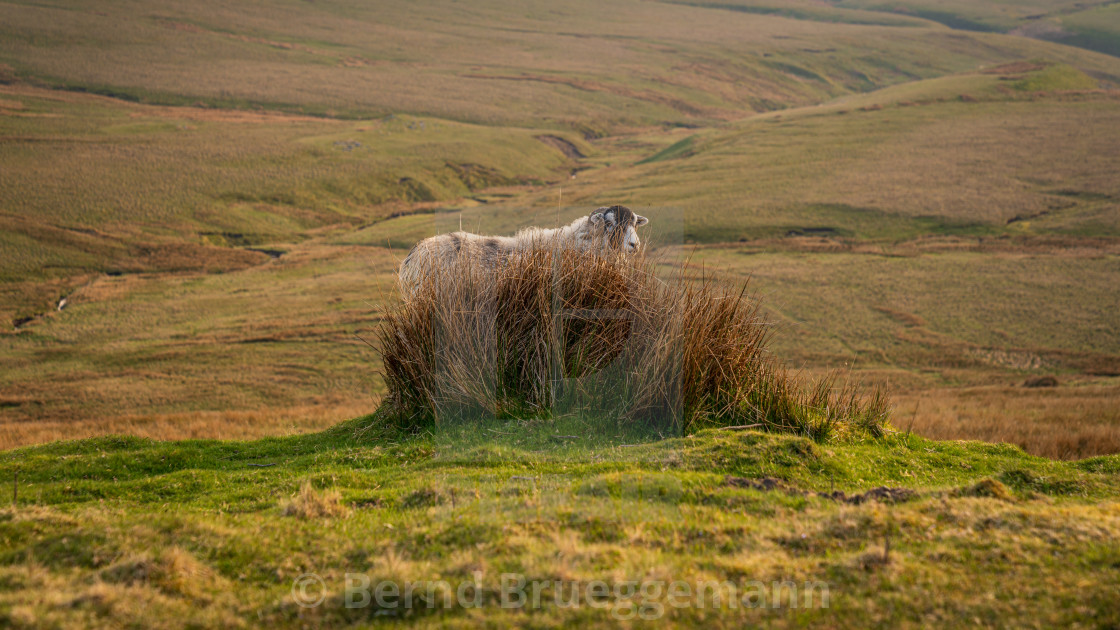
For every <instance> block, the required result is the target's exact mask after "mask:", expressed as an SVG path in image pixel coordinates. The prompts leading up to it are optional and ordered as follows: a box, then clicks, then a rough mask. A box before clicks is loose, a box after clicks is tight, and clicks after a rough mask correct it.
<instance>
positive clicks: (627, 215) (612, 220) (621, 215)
mask: <svg viewBox="0 0 1120 630" xmlns="http://www.w3.org/2000/svg"><path fill="white" fill-rule="evenodd" d="M587 220H588V223H590V224H591V226H592V227H593V228H595V229H597V230H601V236H602V239H603V242H604V244H605V245H606V246H607V247H608V248H610V249H613V250H616V251H621V252H626V253H628V254H629V253H632V252H636V251H638V246H639V245H641V239H639V238H638V230H637V229H636V228H638V227H639V226H642V225H645V224H647V223H649V219H647V218H645V217H643V216H642V215H640V214H635V213H634V211H632V210H631V209H630V208H627V207H626V206H606V207H602V208H599V209H597V210H595V211H594V212H592V213H591V215H590V216H588V217H587Z"/></svg>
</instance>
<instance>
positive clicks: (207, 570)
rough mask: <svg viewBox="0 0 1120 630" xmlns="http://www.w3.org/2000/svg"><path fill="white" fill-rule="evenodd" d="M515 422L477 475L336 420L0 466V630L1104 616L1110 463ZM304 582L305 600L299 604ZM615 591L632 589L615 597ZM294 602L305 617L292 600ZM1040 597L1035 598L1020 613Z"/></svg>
mask: <svg viewBox="0 0 1120 630" xmlns="http://www.w3.org/2000/svg"><path fill="white" fill-rule="evenodd" d="M518 422H519V421H518V420H514V419H510V420H508V421H507V425H508V426H503V429H506V430H505V431H503V433H502V434H494V435H495V436H496V439H495V440H494V443H493V444H491V445H489V446H486V447H485V448H488V449H490V450H491V451H498V450H501V455H502V457H501V458H500V459H499V460H488V461H480V460H478V459H476V460H475V461H465V460H463V459H462V458H448V457H446V456H445V454H444V453H443V452H442V451H439V452H438V454H437V450H436V449H437V444H436V443H435V441H433V440H431V439H429V438H428V437H425V436H415V437H411V438H405V439H399V440H386V439H377V440H371V441H355V440H354V439H353V437H352V433H353V431H354V429H355V428H356V427H357V426H358V425H359V424H360V422H357V421H355V422H353V423H348V424H346V425H341V426H339V427H336V428H335V429H332V430H330V431H327V432H324V433H319V434H309V435H300V436H290V437H284V438H266V439H262V440H255V441H216V440H204V441H203V440H196V441H179V442H158V441H153V440H147V439H139V438H129V437H111V438H99V439H93V440H83V441H76V442H58V443H53V444H48V445H42V446H34V447H28V448H21V449H17V450H13V451H5V452H0V483H2V484H3V487H4V489H5V491H6V492H5V495H6V496H5V497H4V499H5V501H4V502H5V505H4V506H2V507H0V584H3V585H4V588H0V627H13V628H42V627H59V628H105V627H143V628H179V627H183V626H189V627H198V628H209V627H214V628H234V627H260V626H269V627H273V628H307V627H312V628H314V627H323V628H326V627H366V626H367V625H369V624H372V623H376V622H378V621H381V620H386V619H385V618H388V620H392V623H394V624H403V625H407V626H408V627H433V628H435V627H455V628H469V627H477V626H478V625H479V623H480V622H484V623H489V624H490V625H491V626H492V627H507V626H527V625H533V626H536V627H567V626H574V625H581V626H584V627H588V628H599V627H602V628H608V627H617V626H618V625H619V623H618V622H619V621H620V620H625V619H627V618H629V617H632V616H633V612H632V611H633V609H634V608H635V607H636V606H644V607H645V609H646V611H647V613H650V614H651V615H652V616H654V617H656V618H658V619H661V620H662V621H663V622H665V623H669V624H673V625H675V626H677V627H704V628H721V627H726V628H739V627H755V626H767V627H774V628H789V627H804V626H805V625H826V626H829V627H845V628H846V627H858V628H865V627H869V626H890V627H918V626H922V625H937V626H939V627H958V626H963V625H976V620H977V619H979V620H981V623H982V624H984V625H987V626H992V627H997V626H1007V627H1059V626H1062V627H1064V626H1071V625H1077V624H1080V625H1083V626H1091V627H1110V626H1112V625H1115V624H1116V623H1117V621H1120V617H1118V614H1120V613H1118V611H1117V609H1116V607H1115V605H1113V603H1114V602H1115V598H1116V595H1117V584H1118V583H1120V582H1117V580H1115V579H1114V578H1115V576H1116V574H1117V567H1118V566H1120V564H1118V562H1120V550H1118V549H1117V547H1116V545H1115V544H1114V541H1115V539H1116V537H1117V536H1118V535H1120V518H1118V515H1117V510H1116V497H1117V496H1120V456H1115V455H1114V456H1108V457H1101V458H1096V459H1092V460H1084V461H1081V462H1060V461H1053V460H1047V459H1043V458H1038V457H1032V456H1029V455H1027V454H1025V453H1023V452H1022V451H1021V450H1019V449H1017V448H1015V447H1012V446H1006V445H992V444H983V443H978V442H935V441H931V440H927V439H924V438H921V437H918V436H910V437H907V436H905V435H902V434H892V435H890V436H887V437H885V438H884V439H882V440H875V441H865V442H863V443H858V444H839V445H820V444H818V443H815V442H813V441H811V440H809V439H807V438H805V437H801V436H793V435H787V434H777V433H763V432H758V431H720V430H703V431H698V432H697V433H695V434H694V435H693V436H690V437H687V438H674V439H667V440H661V441H658V442H654V443H648V444H643V445H641V446H639V447H635V448H608V449H603V448H597V447H589V446H588V444H587V443H588V442H589V441H590V440H578V441H576V440H572V441H564V442H554V443H553V444H552V445H551V447H548V446H537V445H529V447H528V448H525V447H524V446H521V447H519V446H518V445H517V444H515V443H514V442H513V440H516V439H517V438H518V436H517V435H514V430H515V427H516V426H517V424H518ZM506 434H508V435H506ZM16 485H18V498H17V499H16V501H14V505H10V504H8V499H9V498H10V496H8V494H7V491H10V490H11V489H12V487H13V486H16ZM351 573H356V574H361V575H366V576H368V577H369V578H370V579H371V583H372V584H379V583H383V582H385V581H389V582H392V583H395V584H402V585H403V584H412V583H419V584H421V585H424V584H428V583H434V582H438V581H440V580H443V581H446V582H448V584H450V585H452V586H451V588H456V587H458V586H459V585H460V584H462V583H464V582H472V583H474V582H475V581H477V584H478V587H479V591H480V598H481V605H480V606H479V607H477V608H474V607H471V608H468V607H465V606H459V605H457V604H456V605H453V606H452V607H450V608H444V607H443V605H442V604H439V605H438V606H436V607H430V606H428V605H427V603H426V601H422V602H420V603H418V604H416V605H414V606H412V607H411V608H409V607H406V605H404V604H399V605H398V601H397V600H403V597H401V598H396V599H394V600H392V601H390V602H388V603H387V604H384V605H383V604H381V603H380V602H378V601H371V602H369V603H368V605H363V606H358V607H349V606H347V605H346V599H345V592H346V585H347V574H351ZM506 573H513V574H517V575H522V576H524V577H525V579H526V580H527V581H529V582H532V583H544V582H548V585H547V589H546V590H545V591H544V593H543V596H542V598H541V599H542V604H541V606H540V607H539V608H538V607H525V608H520V609H507V608H503V607H502V605H501V601H502V600H501V597H502V580H503V575H504V574H506ZM306 576H317V577H318V578H319V579H321V582H316V583H314V584H309V585H308V587H307V588H306V589H302V588H301V585H303V584H305V578H306ZM1086 576H1099V579H1086ZM591 580H601V581H604V582H606V583H607V584H608V585H610V589H609V590H610V593H611V595H610V597H609V598H608V599H606V600H605V602H588V601H586V600H584V601H582V602H581V604H580V605H579V606H576V607H571V606H566V605H560V604H557V603H555V602H556V598H557V593H558V592H559V591H558V589H560V588H561V587H560V586H556V585H557V584H568V585H571V584H575V583H582V584H587V583H588V582H590V581H591ZM668 581H679V582H681V583H683V584H686V585H688V586H689V588H691V592H692V593H693V594H698V593H700V592H701V591H700V586H701V585H703V584H706V583H707V584H710V583H717V582H718V583H719V584H721V585H722V584H724V583H728V584H734V585H738V586H740V587H744V588H745V587H746V586H748V585H750V584H751V583H753V582H754V581H759V582H762V583H764V584H767V585H770V584H772V583H774V582H775V581H780V582H782V583H785V582H792V583H795V584H797V585H803V584H806V583H808V582H812V583H814V584H819V585H821V586H822V587H827V589H828V591H829V599H828V600H827V602H825V601H822V600H821V599H816V600H814V601H813V602H810V603H806V604H805V605H799V606H797V607H794V606H793V605H791V603H790V602H786V603H785V605H782V606H780V607H775V606H772V605H769V603H768V605H764V606H763V605H755V606H753V607H751V606H747V605H745V604H743V603H738V602H737V603H736V604H734V605H733V604H732V603H731V602H730V601H727V600H725V601H722V602H721V603H720V604H718V605H717V604H715V603H714V602H713V601H712V600H711V598H710V597H709V598H708V599H707V600H706V601H703V602H701V601H699V600H696V599H689V600H688V601H687V602H686V603H687V604H688V605H686V606H685V607H684V608H677V607H675V606H673V605H670V604H669V603H668V601H667V590H666V589H665V588H663V589H662V590H661V591H660V594H654V591H653V590H652V588H653V586H654V585H655V584H657V583H660V582H668ZM628 583H638V584H642V585H645V588H646V590H645V591H637V590H636V591H634V595H633V596H632V597H626V596H625V591H624V590H623V589H624V585H625V584H628ZM616 589H617V592H619V593H621V595H618V596H616V595H615V593H616ZM565 592H569V591H565ZM742 592H744V593H745V592H746V591H742ZM304 594H306V595H308V596H311V597H312V602H314V601H315V600H316V599H317V598H318V597H319V596H321V597H322V598H323V599H322V601H321V602H320V603H319V604H318V605H312V606H308V605H307V604H308V602H307V601H306V599H305V598H303V597H301V596H303V595H304ZM801 595H804V593H801ZM1043 597H1046V598H1049V601H1053V602H1055V603H1056V605H1053V606H1044V607H1041V608H1038V607H1032V606H1031V605H1030V603H1031V602H1037V601H1040V600H1041V599H1042V598H1043ZM601 603H602V605H600V604H601ZM388 620H386V621H388Z"/></svg>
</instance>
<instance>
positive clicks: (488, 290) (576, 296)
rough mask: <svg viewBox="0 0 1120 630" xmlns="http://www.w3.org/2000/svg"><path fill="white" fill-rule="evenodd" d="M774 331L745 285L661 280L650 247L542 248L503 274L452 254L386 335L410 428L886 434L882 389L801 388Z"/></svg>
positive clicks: (386, 327)
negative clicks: (469, 423) (554, 420)
mask: <svg viewBox="0 0 1120 630" xmlns="http://www.w3.org/2000/svg"><path fill="white" fill-rule="evenodd" d="M770 331H771V324H770V322H768V321H767V320H766V319H765V318H764V317H763V316H762V315H761V313H760V310H759V307H758V303H757V301H756V300H755V299H753V298H752V297H750V296H748V295H747V294H746V287H745V285H744V286H743V287H742V288H740V289H739V290H737V291H736V290H729V289H728V288H727V287H725V286H724V285H721V284H719V283H717V282H716V281H715V280H714V279H713V278H711V277H710V276H709V277H707V278H706V279H703V280H701V281H699V282H692V281H689V280H688V278H687V276H686V274H685V273H680V274H678V275H677V276H676V277H675V278H670V279H669V280H668V281H663V280H661V279H660V278H658V277H657V276H656V275H655V265H654V263H653V262H651V261H650V260H649V259H648V258H647V257H646V256H645V255H644V254H637V255H629V256H619V255H615V254H602V253H598V252H587V251H580V250H563V249H561V250H552V249H545V248H541V249H534V250H532V251H528V252H525V253H523V254H519V255H517V256H515V257H514V258H513V259H511V260H510V261H509V262H508V263H507V264H504V265H501V266H500V267H499V268H498V269H497V270H482V269H479V268H478V266H477V263H475V262H474V261H472V260H471V259H470V258H469V257H467V256H464V257H461V258H459V259H458V260H457V261H454V262H450V263H448V264H447V265H446V266H444V267H443V268H441V269H439V270H437V271H435V272H434V275H433V276H432V277H429V278H426V281H425V282H424V283H423V284H422V286H421V287H420V288H419V289H418V290H417V291H416V292H415V293H414V294H413V295H411V296H410V297H409V298H408V299H407V300H406V301H405V302H404V303H402V304H401V305H400V306H399V307H397V308H395V309H390V310H389V311H388V312H387V314H386V316H385V318H384V320H383V323H382V325H381V327H380V328H379V329H378V338H379V340H380V348H379V349H380V352H381V356H382V362H383V365H384V375H385V381H386V385H387V388H388V392H389V393H388V397H387V404H388V406H387V410H388V416H389V417H395V419H396V421H397V422H399V423H401V424H403V425H404V426H407V427H409V428H414V429H415V428H425V427H428V426H431V425H432V424H435V425H437V426H438V425H439V424H440V423H441V422H445V421H447V420H449V419H452V418H457V417H463V416H468V417H482V416H489V417H494V416H497V417H502V416H508V415H512V416H522V415H531V416H539V415H542V414H543V415H550V414H557V413H560V412H561V410H565V409H573V408H575V409H578V410H579V411H580V412H581V413H585V414H588V415H590V416H593V417H599V418H610V419H612V420H614V419H621V420H623V421H628V422H632V423H638V424H639V425H642V426H647V427H658V428H659V430H661V429H665V430H666V431H667V432H669V433H679V432H686V433H687V432H691V431H694V430H696V429H699V428H703V427H704V426H710V425H726V424H745V423H761V424H762V425H764V426H766V427H767V428H769V429H771V430H781V431H789V432H793V433H799V434H805V435H811V436H813V437H815V438H818V439H823V438H828V437H833V436H835V435H836V434H838V433H839V434H848V433H850V432H853V431H854V432H860V433H868V434H871V435H878V434H879V433H880V432H881V430H882V425H883V423H884V422H885V421H886V415H887V412H886V408H885V401H884V400H883V399H882V398H881V397H879V396H878V395H873V396H871V397H869V398H864V397H862V396H860V395H858V394H857V393H856V392H855V390H854V389H852V388H849V387H843V388H840V389H839V390H835V389H834V387H833V385H834V383H833V380H832V379H824V380H821V381H818V382H817V383H816V384H814V385H812V386H806V384H805V383H803V382H801V381H800V380H799V379H798V378H796V377H794V376H792V375H791V374H790V373H789V372H787V370H786V369H785V368H784V367H783V366H782V364H781V363H779V362H778V361H777V360H776V359H775V358H774V357H773V355H771V354H770V353H769V352H768V351H767V344H768V341H769V337H770Z"/></svg>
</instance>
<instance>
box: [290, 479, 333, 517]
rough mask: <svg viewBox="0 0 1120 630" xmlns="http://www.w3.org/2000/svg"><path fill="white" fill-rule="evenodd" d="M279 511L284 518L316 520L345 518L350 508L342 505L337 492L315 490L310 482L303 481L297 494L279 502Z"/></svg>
mask: <svg viewBox="0 0 1120 630" xmlns="http://www.w3.org/2000/svg"><path fill="white" fill-rule="evenodd" d="M280 511H281V512H282V513H283V514H284V516H295V517H297V518H302V519H316V518H333V517H336V516H346V515H347V514H349V513H350V508H348V507H346V506H345V505H343V504H342V494H341V493H340V492H339V491H338V490H334V489H331V490H316V489H315V487H314V486H312V485H311V482H310V481H304V482H303V483H302V484H301V485H300V487H299V492H296V493H295V494H294V495H292V497H291V498H289V499H284V500H283V501H281V503H280Z"/></svg>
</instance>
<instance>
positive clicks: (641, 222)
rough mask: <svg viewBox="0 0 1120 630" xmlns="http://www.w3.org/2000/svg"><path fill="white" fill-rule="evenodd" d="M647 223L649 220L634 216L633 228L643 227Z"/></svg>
mask: <svg viewBox="0 0 1120 630" xmlns="http://www.w3.org/2000/svg"><path fill="white" fill-rule="evenodd" d="M647 223H649V219H647V218H645V217H643V216H642V215H640V214H635V215H634V227H640V226H643V225H645V224H647Z"/></svg>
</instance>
